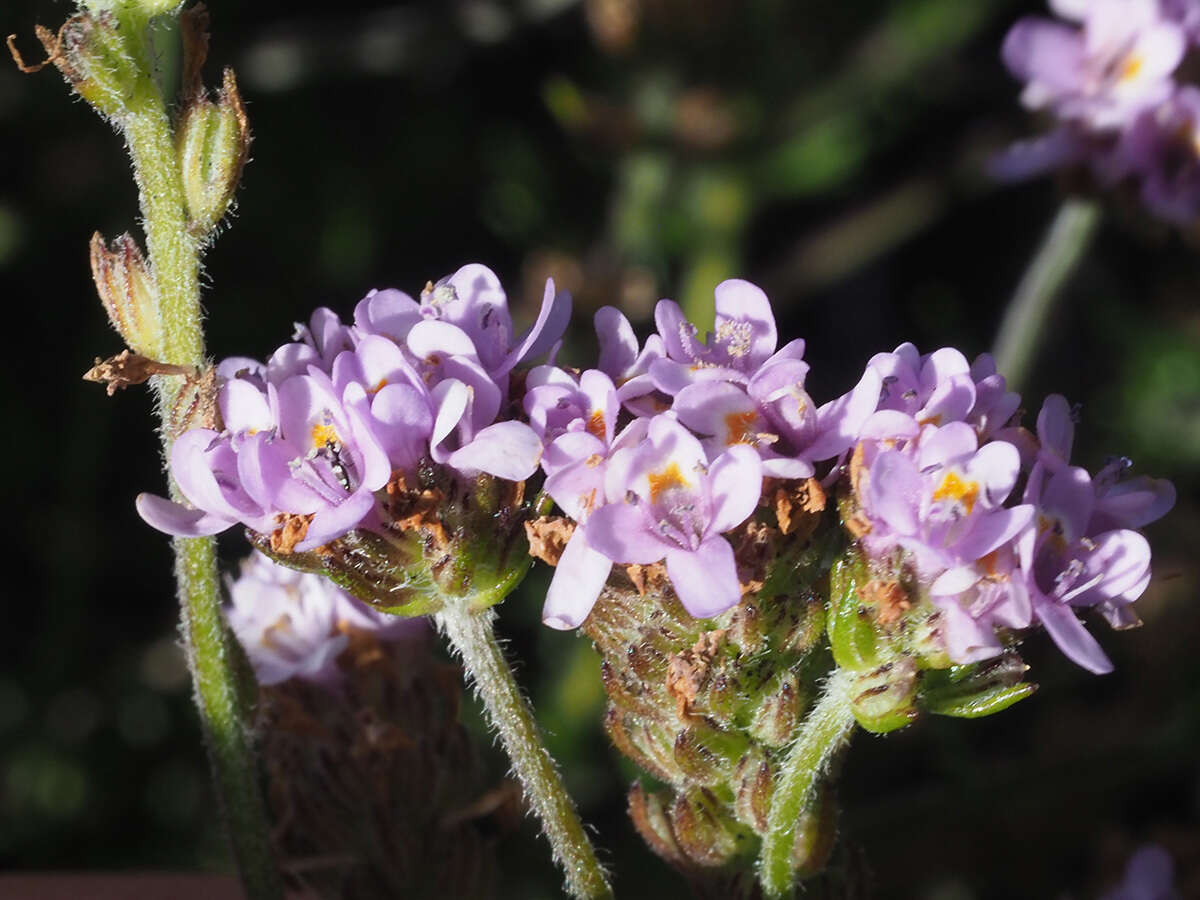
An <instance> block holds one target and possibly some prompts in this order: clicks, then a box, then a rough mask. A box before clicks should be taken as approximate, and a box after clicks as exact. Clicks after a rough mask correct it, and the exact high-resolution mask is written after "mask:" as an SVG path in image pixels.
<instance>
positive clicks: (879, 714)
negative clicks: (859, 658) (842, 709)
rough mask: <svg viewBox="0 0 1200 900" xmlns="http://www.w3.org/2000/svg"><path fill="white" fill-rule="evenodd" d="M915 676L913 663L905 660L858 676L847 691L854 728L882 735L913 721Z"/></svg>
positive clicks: (914, 714)
mask: <svg viewBox="0 0 1200 900" xmlns="http://www.w3.org/2000/svg"><path fill="white" fill-rule="evenodd" d="M917 674H918V673H917V666H916V663H914V662H913V661H912V660H911V659H909V658H906V657H902V658H900V659H897V660H895V661H893V662H888V663H884V664H883V665H881V666H879V667H878V668H876V669H873V670H872V671H870V672H863V673H861V674H860V675H859V676H858V678H857V680H856V681H855V683H854V686H853V687H852V688H851V689H850V694H851V697H852V700H851V708H852V709H853V712H854V718H856V719H857V720H858V724H859V725H861V726H862V727H863V728H865V729H866V730H867V731H873V732H875V733H876V734H884V733H886V732H888V731H895V730H896V729H897V728H903V727H904V726H905V725H908V724H910V723H911V722H912V721H913V720H914V719H916V718H917V715H918V713H917V707H916V696H917Z"/></svg>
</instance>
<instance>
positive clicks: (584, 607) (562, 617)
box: [542, 528, 613, 631]
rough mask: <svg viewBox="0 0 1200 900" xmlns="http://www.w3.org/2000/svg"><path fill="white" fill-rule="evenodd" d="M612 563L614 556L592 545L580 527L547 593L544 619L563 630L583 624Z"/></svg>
mask: <svg viewBox="0 0 1200 900" xmlns="http://www.w3.org/2000/svg"><path fill="white" fill-rule="evenodd" d="M612 566H613V564H612V560H611V559H609V558H608V557H607V556H605V555H604V554H603V553H599V552H598V551H596V550H593V549H592V548H591V546H589V545H588V542H587V535H586V533H585V532H584V530H583V529H582V528H576V529H575V533H574V534H572V535H571V539H570V540H569V541H567V546H566V548H565V549H564V550H563V554H562V558H561V559H559V561H558V566H557V568H555V570H554V578H553V579H551V581H550V589H549V590H548V591H547V592H546V603H545V605H544V606H543V607H542V622H543V623H544V624H546V625H549V626H550V627H551V628H557V629H559V630H560V631H566V630H568V629H571V628H577V627H579V626H580V625H582V624H583V621H584V619H586V618H587V617H588V613H590V612H591V611H592V607H593V606H595V604H596V598H597V597H599V596H600V591H602V590H603V589H604V583H605V582H606V581H608V573H609V572H610V571H612Z"/></svg>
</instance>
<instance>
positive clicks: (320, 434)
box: [312, 422, 342, 447]
mask: <svg viewBox="0 0 1200 900" xmlns="http://www.w3.org/2000/svg"><path fill="white" fill-rule="evenodd" d="M312 442H313V446H314V447H326V446H328V445H329V444H340V443H341V442H342V439H341V438H340V437H338V433H337V430H336V429H335V428H334V427H333V426H332V425H325V424H324V423H322V422H318V423H317V424H316V425H314V426H313V427H312Z"/></svg>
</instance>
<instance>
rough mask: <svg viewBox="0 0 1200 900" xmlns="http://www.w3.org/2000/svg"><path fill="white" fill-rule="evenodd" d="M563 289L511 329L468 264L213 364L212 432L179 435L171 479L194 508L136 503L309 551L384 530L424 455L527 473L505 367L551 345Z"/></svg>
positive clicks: (498, 295)
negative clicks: (398, 483)
mask: <svg viewBox="0 0 1200 900" xmlns="http://www.w3.org/2000/svg"><path fill="white" fill-rule="evenodd" d="M569 316H570V297H569V295H567V294H565V293H557V292H556V291H555V289H554V283H553V282H552V281H550V282H547V285H546V293H545V298H544V301H543V304H542V307H541V311H540V313H539V315H538V318H537V321H536V322H535V323H534V324H533V326H532V327H531V328H530V329H529V330H528V331H526V332H525V333H524V334H523V335H520V336H516V337H515V336H514V335H513V324H512V318H511V316H510V315H509V312H508V306H507V300H506V298H505V294H504V291H503V289H502V288H501V286H500V282H499V280H498V279H497V278H496V276H495V274H493V273H492V271H491V270H490V269H487V268H486V267H484V266H481V265H468V266H464V267H463V268H461V269H459V270H458V271H457V272H455V273H454V274H453V275H451V276H449V277H447V278H444V279H442V280H441V281H439V282H438V283H437V284H430V285H427V286H426V289H425V290H424V291H423V292H422V294H421V298H420V301H419V302H418V301H417V300H414V299H413V298H411V297H410V296H408V295H407V294H404V293H401V292H400V291H395V290H385V291H373V292H371V293H370V294H368V295H367V297H366V298H365V299H363V300H362V302H361V303H359V304H358V306H357V307H356V309H355V311H354V322H353V324H351V325H347V324H344V323H343V322H341V320H340V319H339V318H338V316H337V315H336V314H335V313H333V312H332V311H330V310H328V309H319V310H317V311H316V313H314V315H313V317H312V319H311V322H310V324H309V325H308V326H303V325H298V326H297V331H296V335H295V339H294V341H293V342H291V343H287V344H284V345H283V346H282V347H280V348H279V349H278V350H277V351H275V353H274V354H273V355H272V356H271V357H270V359H268V360H267V362H266V363H265V364H264V363H260V362H258V361H256V360H252V359H245V358H233V359H228V360H225V361H224V362H222V363H221V364H220V365H219V366H218V367H217V377H218V380H219V383H220V386H219V389H218V393H217V401H216V402H217V408H218V412H219V415H220V420H221V427H220V428H219V429H217V428H193V429H191V430H189V431H186V432H185V433H184V434H182V435H181V436H180V437H179V439H178V440H177V441H176V442H175V444H174V446H173V448H172V451H171V458H170V466H171V473H172V475H173V477H174V479H175V482H176V484H177V485H178V487H179V491H180V493H182V495H183V496H184V498H186V500H187V501H188V502H189V503H190V504H191V505H190V506H187V505H184V504H181V503H174V502H171V501H169V500H166V499H164V498H162V497H156V496H152V495H148V494H143V495H141V496H140V497H139V498H138V511H139V512H140V513H141V515H142V517H143V518H144V519H145V520H146V521H147V522H149V523H150V524H151V525H153V526H155V527H156V528H159V529H160V530H162V531H166V532H167V533H169V534H174V535H182V536H198V535H207V534H215V533H217V532H219V531H222V530H224V529H226V528H228V527H230V526H232V525H234V524H236V523H239V522H240V523H242V524H243V525H245V526H246V527H248V528H250V529H251V530H252V531H255V532H258V533H260V534H263V535H272V536H273V537H274V540H273V545H275V546H277V547H278V548H279V549H282V550H283V551H284V552H290V551H292V550H295V551H298V552H304V551H308V550H312V549H314V548H316V547H319V546H322V545H325V544H328V543H329V542H330V541H332V540H335V539H336V538H338V537H340V536H342V535H344V534H346V533H347V532H349V531H351V530H353V529H357V528H364V529H372V528H375V527H378V525H379V497H378V496H377V492H380V491H382V490H383V489H384V488H385V487H386V486H387V485H388V484H389V482H391V481H392V479H393V478H394V477H395V475H396V474H397V473H399V474H400V475H402V476H405V475H406V476H408V477H409V478H412V477H414V475H415V473H416V471H417V468H418V466H419V465H420V464H421V463H422V461H423V460H427V459H428V460H431V461H432V462H433V463H435V464H437V465H439V466H441V467H443V468H444V469H447V470H450V471H452V472H454V473H455V474H456V475H458V476H461V477H463V478H470V477H473V476H475V475H477V474H478V473H481V472H483V473H488V474H490V475H494V476H496V477H499V478H505V479H510V480H517V481H519V480H522V479H524V478H527V477H528V476H529V475H531V474H533V472H534V471H536V469H537V464H538V459H539V457H540V455H541V452H542V442H541V440H540V439H539V437H538V435H537V433H535V431H534V430H533V429H532V428H531V427H530V426H529V425H526V424H524V423H522V422H517V421H513V420H511V419H510V418H508V416H507V413H508V409H507V407H508V394H509V376H510V373H511V372H512V370H513V368H514V367H515V366H516V365H518V364H519V363H521V362H523V361H525V360H528V359H531V358H535V357H537V356H540V355H542V354H545V353H546V352H547V351H549V350H550V349H551V347H552V345H553V344H554V343H555V342H556V341H558V339H559V337H560V336H561V335H562V333H563V331H564V329H565V328H566V325H567V320H568V318H569Z"/></svg>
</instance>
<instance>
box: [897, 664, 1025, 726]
mask: <svg viewBox="0 0 1200 900" xmlns="http://www.w3.org/2000/svg"><path fill="white" fill-rule="evenodd" d="M1028 669H1029V666H1027V665H1025V662H1024V661H1023V660H1022V659H1021V657H1019V656H1018V655H1017V654H1016V653H1013V652H1011V651H1010V652H1008V653H1005V654H1004V655H1003V656H998V657H996V658H995V659H989V660H985V661H984V662H981V663H974V664H972V665H967V666H951V667H950V668H948V669H942V670H933V671H929V672H925V673H924V674H923V675H922V678H921V692H920V703H921V706H922V707H923V708H924V709H927V710H929V712H932V713H936V714H937V715H939V716H954V717H956V718H960V719H978V718H981V717H983V716H990V715H992V714H993V713H998V712H1000V711H1002V710H1005V709H1008V707H1010V706H1012V705H1013V704H1014V703H1017V702H1018V701H1020V700H1024V699H1025V698H1026V697H1028V696H1030V695H1031V694H1033V692H1034V691H1036V690H1037V685H1036V684H1032V683H1029V682H1026V681H1023V680H1022V679H1023V678H1024V677H1025V672H1026V671H1027V670H1028Z"/></svg>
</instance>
